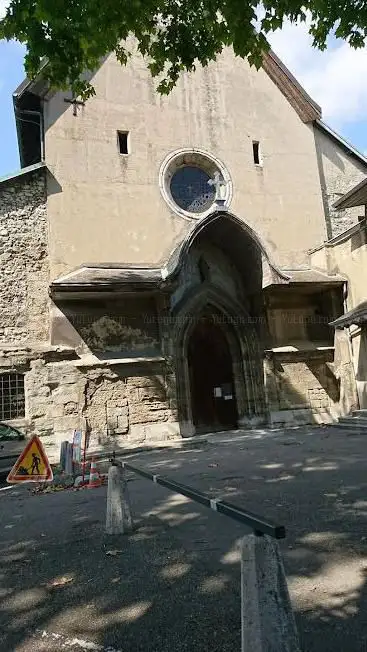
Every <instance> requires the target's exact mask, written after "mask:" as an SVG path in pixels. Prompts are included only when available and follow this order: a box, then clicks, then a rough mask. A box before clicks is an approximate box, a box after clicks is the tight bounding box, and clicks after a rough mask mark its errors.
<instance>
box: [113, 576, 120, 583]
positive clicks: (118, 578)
mask: <svg viewBox="0 0 367 652" xmlns="http://www.w3.org/2000/svg"><path fill="white" fill-rule="evenodd" d="M120 581H121V577H113V578H112V580H111V584H117V582H120Z"/></svg>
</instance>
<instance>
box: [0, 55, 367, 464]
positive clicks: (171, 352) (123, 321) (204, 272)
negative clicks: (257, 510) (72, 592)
mask: <svg viewBox="0 0 367 652" xmlns="http://www.w3.org/2000/svg"><path fill="white" fill-rule="evenodd" d="M93 85H94V86H95V89H96V95H95V96H94V97H93V98H91V99H90V100H88V101H87V102H86V103H85V104H83V103H82V102H80V101H78V100H75V99H74V98H72V96H71V95H70V94H68V93H65V92H57V93H50V91H49V90H48V88H47V86H46V84H45V83H44V81H43V80H42V78H39V79H38V80H35V81H33V82H30V81H28V80H26V81H25V82H24V83H23V84H22V85H21V86H20V87H19V89H17V91H16V92H15V94H14V105H15V115H16V120H17V128H18V139H19V148H20V155H21V162H22V170H21V171H20V173H18V174H16V175H11V176H9V177H7V178H5V179H3V180H2V181H1V182H0V248H1V253H0V256H1V259H2V271H3V274H2V280H1V286H0V303H1V314H2V320H1V321H2V323H1V324H0V365H1V371H0V395H1V414H0V420H1V421H7V422H10V423H13V424H14V425H18V426H19V427H20V428H23V429H24V430H26V431H27V432H29V433H32V432H34V433H37V434H40V435H42V436H43V437H44V441H45V444H46V446H48V447H49V450H50V451H51V452H52V450H56V449H57V447H58V445H59V442H60V441H62V440H64V439H65V438H70V435H71V433H72V432H73V430H74V429H83V430H87V431H88V432H89V433H90V435H91V443H92V446H94V447H97V446H106V447H112V441H113V442H114V444H113V445H115V446H124V444H125V443H126V442H127V443H129V444H130V443H132V442H134V443H136V442H144V441H149V440H163V439H170V438H178V437H188V436H192V435H195V434H197V433H201V432H208V431H213V430H232V429H235V428H253V427H257V426H260V425H261V426H263V425H272V426H282V425H284V424H286V425H298V424H303V423H324V422H325V423H327V422H331V421H333V420H335V419H337V418H338V416H339V415H341V414H346V413H348V412H350V411H351V410H352V409H354V408H356V407H358V395H357V392H356V383H355V376H354V371H353V365H352V360H351V355H350V349H349V340H348V336H347V334H346V333H344V331H342V332H338V336H337V338H335V336H334V329H333V327H332V326H330V322H332V321H334V320H335V319H337V318H338V317H339V316H340V315H341V314H342V313H343V312H344V303H345V296H346V292H347V288H348V279H347V278H346V277H345V276H343V273H342V272H338V273H336V272H335V269H333V268H332V266H330V265H329V263H328V259H327V256H323V257H321V256H319V257H318V256H317V253H315V252H316V251H317V248H318V247H322V246H323V244H324V243H325V242H327V241H329V240H331V239H332V238H335V237H337V236H338V235H339V234H340V233H342V232H343V230H345V229H348V228H350V227H351V226H352V225H353V224H354V223H356V222H358V214H357V213H356V209H354V208H351V209H347V210H343V211H341V212H339V213H338V212H337V211H335V210H334V208H333V206H334V203H335V201H336V199H337V198H338V197H340V196H341V195H343V194H344V192H346V190H347V189H348V188H349V187H350V186H352V185H354V184H355V183H357V182H359V181H360V180H361V179H363V178H364V176H365V175H366V170H367V160H366V159H365V158H364V157H363V156H362V155H360V154H359V153H358V152H356V151H355V150H354V149H353V148H352V147H351V146H350V145H348V144H347V143H345V142H344V141H343V140H342V139H341V138H340V137H338V136H337V135H336V134H335V133H333V132H332V131H331V130H330V129H328V128H327V127H326V125H324V124H323V122H322V121H321V109H320V108H319V107H318V106H317V105H316V104H315V103H314V102H313V101H312V100H311V98H309V97H308V96H307V94H306V93H305V91H304V90H303V89H302V88H301V87H300V86H299V84H298V83H297V81H296V80H295V79H294V78H293V77H292V75H291V74H290V73H289V71H288V70H287V69H286V68H285V67H284V66H283V64H282V63H281V62H280V61H279V60H278V59H277V57H276V56H275V55H274V54H273V53H269V55H266V57H265V59H264V65H263V68H262V69H261V70H259V71H256V70H254V69H252V68H251V67H250V66H249V65H248V64H247V62H246V61H243V60H241V59H239V58H236V57H234V56H233V54H232V52H231V51H229V50H228V51H226V52H225V53H224V54H223V55H221V56H220V58H219V59H218V61H217V62H216V63H213V64H210V65H209V66H208V67H207V68H205V69H201V68H199V69H198V70H197V71H196V72H194V73H192V74H185V75H183V76H182V78H181V79H180V81H179V83H178V86H177V88H176V89H174V91H173V92H172V93H171V95H170V96H168V97H160V96H159V95H158V94H157V93H156V92H155V90H154V86H153V82H152V80H151V78H150V76H149V73H148V71H147V69H146V66H145V64H144V62H143V61H142V59H140V58H139V57H132V58H131V60H130V61H129V62H128V65H127V66H126V68H122V67H121V66H120V65H119V64H118V62H117V61H116V60H115V59H114V57H113V56H110V57H108V58H107V59H106V60H105V61H104V62H103V63H102V65H101V67H100V69H99V70H98V71H97V72H96V74H95V75H94V77H93ZM336 359H338V360H339V359H342V373H340V372H339V371H338V369H339V370H340V365H339V366H338V365H336V364H335V361H336ZM341 385H342V386H343V391H341Z"/></svg>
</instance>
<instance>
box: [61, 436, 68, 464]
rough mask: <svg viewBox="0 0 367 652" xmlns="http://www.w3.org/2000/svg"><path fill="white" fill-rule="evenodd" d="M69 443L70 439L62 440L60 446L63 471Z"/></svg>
mask: <svg viewBox="0 0 367 652" xmlns="http://www.w3.org/2000/svg"><path fill="white" fill-rule="evenodd" d="M68 445H69V442H68V441H62V442H61V448H60V467H61V468H62V470H63V471H65V461H66V451H67V447H68Z"/></svg>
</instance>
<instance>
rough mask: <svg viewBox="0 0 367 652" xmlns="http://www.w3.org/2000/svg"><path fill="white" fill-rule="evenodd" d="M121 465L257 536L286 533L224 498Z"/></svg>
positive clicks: (283, 536)
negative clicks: (242, 526)
mask: <svg viewBox="0 0 367 652" xmlns="http://www.w3.org/2000/svg"><path fill="white" fill-rule="evenodd" d="M122 467H123V468H125V469H127V470H129V471H132V472H133V473H136V474H137V475H140V476H141V477H142V478H145V479H146V480H151V481H152V482H154V483H155V484H159V485H161V486H162V487H166V489H171V491H175V492H176V493H178V494H181V495H182V496H186V497H187V498H189V499H190V500H193V501H195V502H196V503H200V505H204V507H209V508H210V509H212V510H213V511H215V512H218V514H223V515H224V516H228V517H229V518H232V519H233V520H234V521H239V522H240V523H243V524H244V525H247V526H248V527H250V528H252V530H253V532H254V534H256V535H258V536H262V535H263V534H267V535H268V536H270V537H273V538H274V539H284V538H285V535H286V533H285V527H284V526H283V525H276V524H275V523H272V522H271V521H268V520H267V519H265V518H263V517H262V516H258V515H257V514H253V513H252V512H249V511H247V510H245V509H241V507H237V505H233V504H232V503H229V502H227V501H226V500H221V499H219V498H215V497H214V496H209V495H208V494H205V493H203V492H202V491H199V490H198V489H193V488H192V487H188V486H186V485H184V484H181V483H179V482H176V481H175V480H170V479H169V478H166V477H165V476H162V475H158V474H154V473H150V471H145V470H144V469H140V468H138V467H137V466H133V465H132V464H128V463H127V462H122Z"/></svg>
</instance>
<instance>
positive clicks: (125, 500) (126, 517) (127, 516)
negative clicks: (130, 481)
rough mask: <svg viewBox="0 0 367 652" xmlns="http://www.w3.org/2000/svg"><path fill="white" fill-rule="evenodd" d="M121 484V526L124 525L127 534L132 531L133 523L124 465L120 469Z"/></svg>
mask: <svg viewBox="0 0 367 652" xmlns="http://www.w3.org/2000/svg"><path fill="white" fill-rule="evenodd" d="M121 485H122V516H123V526H124V533H126V534H128V533H129V532H132V531H133V529H134V523H133V517H132V513H131V504H130V496H129V489H128V486H127V479H126V470H125V467H124V466H122V469H121Z"/></svg>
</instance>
